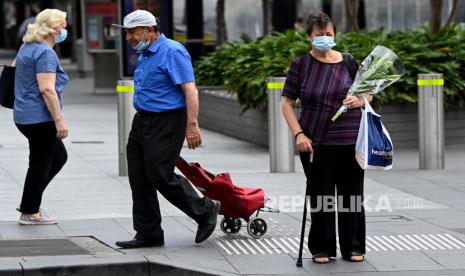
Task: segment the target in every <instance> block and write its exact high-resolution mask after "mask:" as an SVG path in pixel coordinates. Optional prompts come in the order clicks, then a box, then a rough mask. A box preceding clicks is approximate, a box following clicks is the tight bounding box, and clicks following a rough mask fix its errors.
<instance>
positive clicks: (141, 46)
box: [132, 30, 150, 52]
mask: <svg viewBox="0 0 465 276" xmlns="http://www.w3.org/2000/svg"><path fill="white" fill-rule="evenodd" d="M144 37H145V30H144V35H143V36H142V40H141V41H139V43H137V45H136V46H133V47H132V48H133V49H134V50H136V51H138V52H142V51H143V50H145V49H147V48H148V47H149V44H150V39H149V40H147V41H144V40H143V39H144Z"/></svg>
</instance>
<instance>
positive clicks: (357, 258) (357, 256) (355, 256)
mask: <svg viewBox="0 0 465 276" xmlns="http://www.w3.org/2000/svg"><path fill="white" fill-rule="evenodd" d="M344 259H346V260H347V261H349V262H363V261H364V260H365V256H364V255H363V254H362V253H358V252H350V254H349V255H348V256H346V257H345V258H344Z"/></svg>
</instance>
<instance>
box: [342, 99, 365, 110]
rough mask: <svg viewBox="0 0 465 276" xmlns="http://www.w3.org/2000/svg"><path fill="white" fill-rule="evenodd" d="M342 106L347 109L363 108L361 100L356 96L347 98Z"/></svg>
mask: <svg viewBox="0 0 465 276" xmlns="http://www.w3.org/2000/svg"><path fill="white" fill-rule="evenodd" d="M342 104H344V105H347V106H348V107H349V109H351V108H360V107H363V99H360V98H358V97H357V96H347V97H346V98H345V99H344V101H342Z"/></svg>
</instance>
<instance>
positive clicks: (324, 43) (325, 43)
mask: <svg viewBox="0 0 465 276" xmlns="http://www.w3.org/2000/svg"><path fill="white" fill-rule="evenodd" d="M312 46H313V47H315V49H317V50H319V51H322V52H326V51H329V50H331V49H332V48H333V47H334V46H336V43H335V42H334V37H332V36H316V37H315V38H314V39H313V41H312Z"/></svg>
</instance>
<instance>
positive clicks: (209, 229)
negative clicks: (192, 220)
mask: <svg viewBox="0 0 465 276" xmlns="http://www.w3.org/2000/svg"><path fill="white" fill-rule="evenodd" d="M213 204H214V205H213V208H212V213H211V215H210V218H208V219H207V220H206V221H205V222H204V223H202V224H200V225H199V227H198V228H197V234H196V235H195V242H196V243H201V242H204V241H206V240H207V239H208V237H210V236H211V234H213V231H215V227H216V218H217V216H218V213H219V212H220V209H221V203H220V202H219V201H213Z"/></svg>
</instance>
